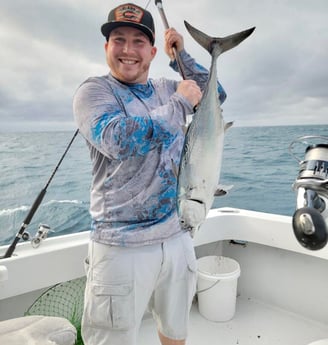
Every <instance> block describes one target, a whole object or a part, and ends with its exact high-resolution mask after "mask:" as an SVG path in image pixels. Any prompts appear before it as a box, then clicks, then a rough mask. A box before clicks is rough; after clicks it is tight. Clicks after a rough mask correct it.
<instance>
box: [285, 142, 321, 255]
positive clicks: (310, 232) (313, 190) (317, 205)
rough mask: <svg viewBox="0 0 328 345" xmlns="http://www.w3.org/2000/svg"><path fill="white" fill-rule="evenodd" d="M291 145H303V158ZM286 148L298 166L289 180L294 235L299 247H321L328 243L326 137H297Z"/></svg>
mask: <svg viewBox="0 0 328 345" xmlns="http://www.w3.org/2000/svg"><path fill="white" fill-rule="evenodd" d="M318 140H319V141H320V143H316V142H317V141H318ZM311 142H312V143H311ZM322 142H325V143H322ZM295 144H303V145H306V146H307V147H306V149H305V156H304V159H303V160H301V159H299V158H298V156H297V155H296V154H295V152H294V146H295ZM289 151H290V153H291V154H292V156H294V158H296V159H297V161H298V162H299V167H300V169H299V174H298V177H297V179H296V180H295V182H294V183H293V189H294V190H295V191H296V192H297V200H296V211H295V213H294V215H293V230H294V234H295V236H296V238H297V240H298V241H299V243H300V244H301V245H302V246H303V247H305V248H307V249H310V250H318V249H322V248H323V247H324V246H325V245H326V244H327V242H328V137H325V136H304V137H300V138H298V139H296V140H294V141H293V142H292V143H291V144H290V146H289Z"/></svg>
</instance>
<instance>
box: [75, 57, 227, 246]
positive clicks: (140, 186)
mask: <svg viewBox="0 0 328 345" xmlns="http://www.w3.org/2000/svg"><path fill="white" fill-rule="evenodd" d="M180 55H181V58H182V60H183V65H184V69H185V73H186V76H187V78H188V79H193V80H195V81H196V82H197V84H198V85H199V86H200V88H201V89H202V90H204V87H205V85H206V82H207V79H208V71H207V70H206V69H205V68H203V67H202V66H200V65H198V64H197V63H196V62H195V60H194V59H193V58H191V57H190V56H189V55H188V54H187V53H186V52H185V51H182V52H181V53H180ZM171 67H172V68H174V69H175V70H177V66H176V63H172V64H171ZM177 86H178V81H175V80H168V79H165V78H161V79H157V80H154V79H149V80H148V82H147V84H124V83H122V82H120V81H118V80H116V79H115V78H113V76H112V75H111V74H110V73H109V74H108V75H106V76H102V77H92V78H89V79H87V80H86V81H85V82H84V83H83V84H82V85H81V86H80V87H79V88H78V90H77V92H76V94H75V96H74V103H73V108H74V116H75V120H76V122H77V125H78V128H79V130H80V133H81V134H82V135H83V137H84V138H85V139H86V142H87V145H88V147H89V149H90V156H91V160H92V166H93V179H92V186H91V197H90V213H91V217H92V232H91V237H92V239H94V240H95V241H97V242H100V243H104V244H109V245H116V246H142V245H149V244H154V243H159V242H162V241H163V240H165V239H167V238H169V237H172V236H175V235H177V234H179V233H180V232H181V231H182V230H181V228H180V225H179V219H178V215H177V204H176V203H177V201H176V198H177V189H176V187H177V173H176V171H177V167H178V166H179V162H180V156H181V152H182V147H183V142H184V130H183V127H184V126H185V125H186V116H187V115H189V114H192V113H193V107H192V104H191V103H190V102H189V101H188V100H187V99H186V98H185V97H183V96H182V95H181V94H179V93H177V92H176V90H177ZM218 92H219V97H220V101H221V103H222V102H223V101H224V99H225V97H226V94H225V92H224V90H223V88H222V86H221V85H220V83H219V82H218Z"/></svg>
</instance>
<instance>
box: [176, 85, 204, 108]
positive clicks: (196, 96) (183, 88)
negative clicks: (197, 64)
mask: <svg viewBox="0 0 328 345" xmlns="http://www.w3.org/2000/svg"><path fill="white" fill-rule="evenodd" d="M177 93H179V94H181V95H182V96H184V97H185V98H186V99H187V100H188V101H189V102H190V103H191V104H192V106H193V107H195V106H196V105H197V104H199V102H200V100H201V98H202V91H201V90H200V87H199V86H198V85H197V83H196V82H195V81H194V80H182V81H181V82H180V83H179V86H178V88H177Z"/></svg>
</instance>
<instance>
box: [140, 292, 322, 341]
mask: <svg viewBox="0 0 328 345" xmlns="http://www.w3.org/2000/svg"><path fill="white" fill-rule="evenodd" d="M326 338H327V339H328V323H327V324H326V325H325V324H322V323H319V322H316V321H313V320H310V319H306V318H304V317H302V316H301V315H297V314H294V313H290V312H288V311H285V310H282V309H279V308H275V307H272V306H270V305H266V304H263V303H262V302H259V301H255V300H251V299H247V300H245V299H242V298H240V297H238V298H237V304H236V314H235V316H234V318H233V319H232V320H230V321H227V322H211V321H208V320H206V319H205V318H204V317H203V316H202V315H200V314H199V312H198V307H197V304H194V305H193V307H192V312H191V320H190V330H189V337H188V341H187V344H188V345H199V344H211V345H213V344H220V345H221V344H222V345H235V344H239V345H257V344H258V345H278V344H279V345H309V344H310V343H311V342H313V341H315V340H319V339H326ZM138 344H142V345H154V344H159V340H158V338H157V333H156V327H155V325H154V321H153V319H152V318H151V317H149V318H146V319H145V320H144V322H143V325H142V327H141V332H140V336H139V342H138ZM327 344H328V342H327Z"/></svg>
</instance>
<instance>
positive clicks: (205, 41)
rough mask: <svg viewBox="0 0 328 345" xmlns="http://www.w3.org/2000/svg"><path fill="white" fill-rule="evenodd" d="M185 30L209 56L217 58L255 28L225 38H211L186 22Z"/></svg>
mask: <svg viewBox="0 0 328 345" xmlns="http://www.w3.org/2000/svg"><path fill="white" fill-rule="evenodd" d="M184 23H185V26H186V28H187V30H188V31H189V33H190V35H191V36H192V37H193V38H194V39H195V41H196V42H198V43H199V44H200V45H201V46H202V47H203V48H205V49H206V50H207V51H208V52H209V53H210V54H211V55H216V56H219V55H220V54H222V53H224V52H226V51H227V50H230V49H232V48H234V47H236V46H237V45H238V44H239V43H241V42H242V41H243V40H244V39H246V38H247V37H248V36H250V35H251V34H252V32H253V31H254V30H255V27H253V28H250V29H247V30H244V31H241V32H238V33H236V34H232V35H230V36H226V37H222V38H221V37H211V36H208V35H206V34H205V33H204V32H202V31H200V30H198V29H196V28H194V27H193V26H192V25H190V24H189V23H188V22H186V21H184Z"/></svg>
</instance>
